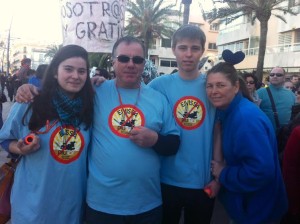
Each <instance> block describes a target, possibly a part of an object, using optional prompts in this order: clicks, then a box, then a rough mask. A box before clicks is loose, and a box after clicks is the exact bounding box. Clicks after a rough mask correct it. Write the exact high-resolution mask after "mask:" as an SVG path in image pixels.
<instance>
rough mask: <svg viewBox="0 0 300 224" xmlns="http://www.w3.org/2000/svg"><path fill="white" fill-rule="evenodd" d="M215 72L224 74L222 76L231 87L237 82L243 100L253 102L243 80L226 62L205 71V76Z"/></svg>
mask: <svg viewBox="0 0 300 224" xmlns="http://www.w3.org/2000/svg"><path fill="white" fill-rule="evenodd" d="M217 72H219V73H222V74H224V76H225V77H226V78H227V79H228V80H229V81H230V82H231V84H232V85H236V82H237V81H239V83H240V90H239V91H240V92H241V93H242V95H243V96H244V97H245V98H247V99H248V100H250V101H252V102H253V99H252V97H251V96H250V93H249V90H248V88H247V86H246V83H245V81H244V79H243V78H242V77H241V76H239V75H238V74H237V71H236V69H235V68H234V66H233V65H232V64H230V63H228V62H219V63H218V64H216V65H214V66H213V67H212V68H211V69H209V70H208V71H207V76H209V75H210V74H211V73H217Z"/></svg>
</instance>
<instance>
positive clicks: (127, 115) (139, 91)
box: [115, 82, 141, 128]
mask: <svg viewBox="0 0 300 224" xmlns="http://www.w3.org/2000/svg"><path fill="white" fill-rule="evenodd" d="M115 84H116V89H117V93H118V98H119V103H120V106H121V110H122V111H123V114H124V115H125V116H126V122H123V123H122V124H121V126H125V125H126V124H127V123H128V122H129V123H130V121H131V120H132V117H133V116H134V115H135V114H136V113H137V112H136V111H135V110H134V109H132V110H131V112H130V113H128V114H127V112H128V110H125V107H124V104H123V101H122V97H121V94H120V91H119V88H118V86H117V82H115ZM140 93H141V85H139V89H138V94H137V97H136V101H135V103H134V104H133V105H134V106H136V105H137V103H138V101H139V98H140ZM126 111H127V112H126ZM132 128H133V127H132Z"/></svg>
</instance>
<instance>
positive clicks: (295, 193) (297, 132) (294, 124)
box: [281, 113, 300, 224]
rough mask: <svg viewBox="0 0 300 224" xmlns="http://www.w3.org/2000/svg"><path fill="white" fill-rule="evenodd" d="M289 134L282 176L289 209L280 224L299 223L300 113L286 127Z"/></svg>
mask: <svg viewBox="0 0 300 224" xmlns="http://www.w3.org/2000/svg"><path fill="white" fill-rule="evenodd" d="M288 131H289V133H290V135H289V137H288V140H287V144H286V147H285V150H284V154H283V163H282V174H283V179H284V183H285V186H286V190H287V195H288V199H289V200H288V201H289V209H288V212H287V214H286V215H285V217H284V219H283V221H282V222H281V223H282V224H298V223H300V191H299V186H300V113H298V114H297V115H296V116H295V118H294V119H293V120H292V121H291V122H290V124H289V126H288Z"/></svg>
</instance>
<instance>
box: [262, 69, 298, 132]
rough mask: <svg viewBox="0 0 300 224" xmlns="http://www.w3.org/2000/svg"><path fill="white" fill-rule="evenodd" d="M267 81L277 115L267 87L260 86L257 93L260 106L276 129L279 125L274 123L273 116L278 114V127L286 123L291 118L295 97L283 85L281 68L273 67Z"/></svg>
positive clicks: (283, 74) (283, 75) (283, 73)
mask: <svg viewBox="0 0 300 224" xmlns="http://www.w3.org/2000/svg"><path fill="white" fill-rule="evenodd" d="M269 81H270V85H269V87H268V88H269V89H270V92H271V94H272V97H273V100H274V104H275V108H276V111H277V115H276V113H274V110H273V108H272V103H271V100H270V97H269V95H268V91H267V88H260V89H259V90H258V91H257V94H258V96H259V98H260V99H261V103H260V108H261V109H262V111H263V112H265V114H266V115H267V116H268V117H269V119H270V120H271V122H272V124H273V127H274V129H275V131H276V130H278V129H279V127H278V125H276V120H275V117H276V116H278V120H279V126H280V127H281V126H283V125H285V124H287V123H288V122H289V120H290V118H291V112H292V106H293V105H294V104H295V101H296V99H295V94H294V93H293V92H292V91H290V90H288V89H286V88H284V86H283V85H284V82H285V71H284V69H283V68H281V67H275V68H273V69H272V70H271V72H270V74H269ZM274 115H275V117H274Z"/></svg>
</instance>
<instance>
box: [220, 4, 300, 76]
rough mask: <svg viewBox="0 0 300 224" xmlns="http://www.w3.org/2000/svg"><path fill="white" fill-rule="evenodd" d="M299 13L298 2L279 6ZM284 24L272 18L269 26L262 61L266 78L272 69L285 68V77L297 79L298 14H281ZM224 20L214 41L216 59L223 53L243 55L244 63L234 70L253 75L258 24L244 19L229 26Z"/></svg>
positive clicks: (299, 67) (299, 63)
mask: <svg viewBox="0 0 300 224" xmlns="http://www.w3.org/2000/svg"><path fill="white" fill-rule="evenodd" d="M282 4H283V6H285V7H288V6H289V7H291V8H292V9H293V10H294V11H295V12H298V13H300V0H289V1H286V2H284V3H282ZM282 16H283V17H284V18H285V19H286V21H287V23H285V22H283V21H282V20H280V19H278V18H277V17H275V16H273V15H272V16H271V18H270V20H269V23H268V27H269V29H268V35H267V47H266V53H265V59H264V72H265V74H268V73H269V72H270V70H271V69H272V68H273V67H275V66H281V67H284V68H285V70H286V71H287V73H288V74H290V75H291V74H298V75H299V76H300V23H299V21H300V14H298V15H296V16H294V15H290V14H282ZM227 19H229V18H226V19H224V20H221V21H220V30H219V35H218V38H217V46H218V55H219V56H218V58H220V55H221V54H222V51H223V50H224V49H230V50H232V51H233V52H236V51H243V52H244V53H245V55H246V57H245V60H244V61H243V62H241V63H240V64H238V65H236V68H237V69H239V70H243V71H248V72H252V71H255V70H256V66H257V60H258V49H259V39H260V23H259V21H258V20H256V21H255V22H254V24H253V25H252V24H251V21H250V19H249V18H247V17H246V16H244V17H240V18H238V19H237V20H234V21H232V22H230V23H228V21H227Z"/></svg>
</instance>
